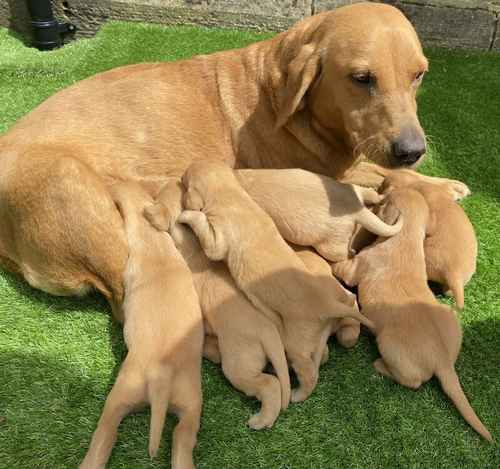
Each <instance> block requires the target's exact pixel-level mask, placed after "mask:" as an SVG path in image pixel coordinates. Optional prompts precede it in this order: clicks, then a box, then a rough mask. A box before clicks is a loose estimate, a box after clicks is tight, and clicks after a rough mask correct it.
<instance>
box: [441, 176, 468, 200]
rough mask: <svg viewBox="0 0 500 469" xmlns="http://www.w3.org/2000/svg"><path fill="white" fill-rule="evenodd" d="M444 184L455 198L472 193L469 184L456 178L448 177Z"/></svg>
mask: <svg viewBox="0 0 500 469" xmlns="http://www.w3.org/2000/svg"><path fill="white" fill-rule="evenodd" d="M443 184H444V185H445V186H446V188H447V190H448V191H449V192H450V194H451V195H452V196H453V199H454V200H461V199H465V197H467V196H469V195H471V190H470V189H469V187H468V186H467V184H465V183H463V182H461V181H456V180H454V179H446V180H445V181H443Z"/></svg>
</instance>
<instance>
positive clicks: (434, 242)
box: [383, 171, 477, 309]
mask: <svg viewBox="0 0 500 469" xmlns="http://www.w3.org/2000/svg"><path fill="white" fill-rule="evenodd" d="M405 186H406V187H412V188H414V189H416V190H418V191H419V192H420V193H421V194H422V195H423V196H424V197H425V200H426V202H427V204H428V205H429V208H430V212H431V217H432V219H433V220H434V223H433V227H434V228H433V231H432V232H430V233H429V234H428V236H427V237H426V239H425V242H424V250H425V263H426V266H427V277H428V278H429V280H432V281H434V282H438V283H440V284H442V285H443V286H444V290H445V292H446V294H450V293H451V294H452V295H453V297H454V298H455V301H456V303H457V306H458V307H459V308H460V309H462V308H463V307H464V286H465V285H466V284H467V283H468V282H469V280H470V279H471V277H472V276H473V275H474V273H475V271H476V259H477V239H476V235H475V233H474V227H473V226H472V223H471V222H470V220H469V218H468V217H467V215H466V213H465V212H464V210H463V208H462V207H460V205H458V204H457V203H456V202H455V200H454V198H455V197H454V193H453V192H452V191H449V190H446V188H443V187H439V186H436V185H434V184H429V183H426V182H421V181H419V180H418V178H415V177H414V175H413V174H412V173H411V172H405V171H394V172H393V173H392V174H391V175H389V176H388V177H387V178H386V180H385V181H384V186H383V188H384V190H385V192H388V191H390V190H391V189H392V188H399V187H405Z"/></svg>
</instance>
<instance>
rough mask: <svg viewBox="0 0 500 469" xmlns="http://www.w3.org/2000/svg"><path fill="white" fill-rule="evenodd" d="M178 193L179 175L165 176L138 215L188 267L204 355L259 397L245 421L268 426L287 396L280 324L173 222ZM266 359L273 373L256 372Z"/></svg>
mask: <svg viewBox="0 0 500 469" xmlns="http://www.w3.org/2000/svg"><path fill="white" fill-rule="evenodd" d="M183 193H184V188H183V186H182V184H181V182H180V180H170V181H169V182H167V184H166V185H165V186H164V187H163V188H162V190H161V192H160V194H159V196H158V198H157V203H156V204H154V205H149V206H147V207H146V208H145V209H144V215H145V217H146V218H147V219H148V220H149V221H150V222H151V224H153V225H154V226H155V227H156V228H157V229H159V230H164V231H167V230H169V231H170V233H171V235H172V238H173V240H174V242H175V245H176V246H177V248H178V249H179V250H180V252H181V253H182V255H183V256H184V259H185V260H186V262H187V264H188V266H189V268H190V269H191V271H192V272H193V279H194V283H195V287H196V290H197V292H198V297H199V300H200V305H201V310H202V313H203V317H204V320H205V333H206V334H207V336H206V338H205V350H204V355H205V356H206V357H207V358H208V359H210V360H212V361H214V362H216V363H221V362H222V370H223V372H224V375H225V376H226V377H227V378H228V379H229V381H230V382H231V384H232V385H233V386H234V387H235V388H237V389H239V390H241V391H243V392H244V393H245V394H246V395H247V396H255V397H256V398H257V399H259V400H260V401H261V402H262V408H261V410H260V412H259V413H257V414H255V415H253V416H252V417H251V418H250V419H249V421H248V425H249V426H250V427H251V428H253V429H255V430H258V429H261V428H264V427H272V426H273V424H274V422H275V421H276V419H277V418H278V415H279V413H280V410H281V409H286V408H287V407H288V403H289V402H290V376H289V373H288V364H287V361H286V357H285V350H284V348H283V343H282V341H281V337H280V333H279V331H278V327H281V324H279V323H278V324H274V323H273V322H272V321H271V320H270V319H268V318H267V317H266V316H265V315H264V314H263V313H261V312H260V311H258V310H257V309H256V308H255V306H254V305H253V304H252V303H250V301H248V299H247V298H246V296H245V295H244V294H243V292H241V291H240V290H239V289H238V287H237V286H236V284H235V283H234V280H233V279H232V277H231V275H230V274H229V271H228V270H227V267H226V266H225V265H224V263H222V262H211V261H210V260H209V259H208V258H207V256H205V254H204V252H203V250H202V249H201V246H200V244H199V243H198V240H197V238H196V236H195V235H194V234H193V232H192V231H191V230H190V229H189V228H187V227H185V226H183V225H180V224H178V223H176V220H177V218H178V216H179V215H180V213H181V211H182V197H183ZM268 360H269V361H270V362H271V364H272V365H273V367H274V369H275V371H276V374H277V375H278V378H276V377H275V376H273V375H270V374H267V373H263V372H262V371H263V369H264V368H265V366H266V364H267V362H268Z"/></svg>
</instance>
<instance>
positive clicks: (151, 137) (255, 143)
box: [0, 3, 463, 320]
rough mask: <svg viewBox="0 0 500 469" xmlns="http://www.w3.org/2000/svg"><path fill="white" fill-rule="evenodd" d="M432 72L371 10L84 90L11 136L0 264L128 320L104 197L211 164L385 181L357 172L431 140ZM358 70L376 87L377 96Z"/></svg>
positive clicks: (384, 13) (303, 24)
mask: <svg viewBox="0 0 500 469" xmlns="http://www.w3.org/2000/svg"><path fill="white" fill-rule="evenodd" d="M426 69H427V60H426V59H425V57H424V55H423V53H422V48H421V46H420V43H419V41H418V38H417V35H416V33H415V31H414V29H413V27H412V26H411V24H410V23H409V22H408V20H407V19H406V18H405V17H404V15H403V14H402V13H401V12H400V11H399V10H397V9H396V8H394V7H391V6H388V5H382V4H375V3H360V4H355V5H350V6H346V7H343V8H339V9H337V10H335V11H332V12H326V13H322V14H318V15H314V16H312V17H310V18H306V19H304V20H302V21H300V22H299V23H297V24H296V25H295V26H293V27H292V28H291V29H290V30H289V31H286V32H284V33H281V34H278V35H277V36H275V37H273V38H272V39H269V40H267V41H261V42H258V43H256V44H252V45H250V46H248V47H245V48H243V49H238V50H231V51H224V52H219V53H215V54H210V55H202V56H198V57H194V58H192V59H189V60H183V61H178V62H171V63H153V64H138V65H131V66H126V67H120V68H116V69H113V70H110V71H107V72H104V73H99V74H97V75H95V76H93V77H91V78H88V79H86V80H83V81H81V82H78V83H76V84H74V85H72V86H70V87H68V88H66V89H64V90H62V91H60V92H58V93H56V94H55V95H54V96H52V97H50V98H49V99H47V100H46V101H45V102H43V103H42V104H41V105H40V106H38V107H37V108H36V109H35V110H33V111H32V112H30V113H29V114H28V115H26V116H25V117H23V118H22V119H20V120H19V121H18V122H17V124H16V125H14V126H13V127H12V128H11V129H10V130H9V131H8V132H7V133H6V134H4V135H2V136H1V137H0V194H2V196H1V197H0V219H1V220H2V223H1V224H0V262H1V263H2V265H3V266H5V267H6V268H9V269H11V270H13V271H16V272H19V273H20V274H22V275H23V276H24V277H25V279H26V280H28V281H29V282H30V284H31V285H32V286H34V287H36V288H40V289H42V290H45V291H48V292H50V293H53V294H57V295H71V294H84V293H86V292H87V291H88V290H89V289H90V288H96V289H97V290H99V291H100V292H102V293H103V294H104V295H105V296H106V298H108V300H109V301H110V303H111V304H112V305H113V306H114V311H115V314H116V316H117V319H118V320H121V319H122V318H120V317H119V311H120V309H119V308H117V305H120V303H121V302H122V301H123V273H124V271H125V265H126V262H127V255H128V248H127V240H126V237H125V233H124V231H123V227H122V223H121V219H120V215H119V213H118V210H117V209H116V207H115V205H114V204H113V201H112V199H111V196H110V194H109V192H108V190H107V189H106V186H107V184H110V183H113V182H114V181H116V180H128V179H131V180H136V181H140V182H143V183H145V182H148V181H149V182H151V181H153V182H155V181H158V182H162V181H165V178H166V177H167V176H180V175H181V174H182V173H183V171H184V170H185V169H186V168H187V167H188V166H189V164H190V163H191V162H192V161H194V160H197V159H201V158H218V159H220V160H222V161H225V162H226V163H227V164H229V165H231V166H234V167H239V168H294V167H300V168H304V169H308V170H311V171H314V172H317V173H321V174H325V175H329V176H332V177H335V178H339V177H342V176H343V175H344V174H345V175H346V176H349V177H350V178H353V179H356V181H357V182H358V183H360V184H361V185H363V184H365V183H369V184H372V183H374V180H379V179H380V176H379V174H378V170H377V167H376V166H369V169H368V170H367V169H366V168H367V167H366V165H365V166H363V168H362V170H361V171H359V172H357V171H354V172H352V171H350V170H352V169H353V167H354V166H355V165H356V162H357V161H358V159H359V157H360V156H361V155H362V154H367V155H368V156H369V157H371V159H372V160H373V161H375V162H377V163H379V164H382V165H385V166H388V167H393V166H397V165H400V164H408V163H402V162H401V161H396V160H395V159H394V155H393V152H392V143H391V142H393V140H394V139H395V138H396V137H397V136H398V135H401V134H402V131H403V130H404V129H408V128H411V129H412V132H413V135H415V136H416V137H418V138H420V139H422V138H423V132H422V130H421V128H420V124H419V122H418V118H417V114H416V101H415V95H416V90H417V88H418V85H419V83H420V81H421V74H422V72H424V71H425V70H426ZM360 73H365V74H367V75H369V76H374V77H376V82H375V83H374V84H373V86H372V87H371V88H369V87H367V86H365V85H363V84H361V83H359V82H356V81H355V79H354V76H355V75H356V74H357V75H359V74H360ZM370 74H371V75H370ZM357 75H356V76H357ZM200 110H203V112H200ZM347 173H349V174H347ZM379 182H380V181H379ZM442 183H443V184H446V185H450V186H451V185H453V184H455V186H456V185H459V184H460V183H455V182H453V181H442ZM462 189H463V188H462ZM73 207H78V209H79V217H74V216H72V212H70V210H73Z"/></svg>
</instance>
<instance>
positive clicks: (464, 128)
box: [0, 23, 500, 469]
mask: <svg viewBox="0 0 500 469" xmlns="http://www.w3.org/2000/svg"><path fill="white" fill-rule="evenodd" d="M265 37H267V36H266V35H260V34H256V33H245V32H232V31H218V30H205V29H193V28H161V27H156V26H145V25H137V24H134V25H132V24H123V23H116V24H110V25H108V26H106V27H105V28H104V29H103V30H102V31H101V32H100V33H99V35H98V36H97V37H96V38H94V39H91V40H84V41H79V42H76V43H72V44H70V45H68V46H66V47H65V48H63V49H61V50H58V51H54V52H50V53H40V52H38V51H36V50H34V49H30V48H26V47H25V46H24V45H23V43H22V42H21V41H19V40H18V39H16V38H15V37H12V36H11V35H10V34H9V33H8V32H7V31H6V30H4V29H2V30H0V132H4V131H5V130H7V128H8V127H9V126H11V125H12V124H13V123H14V122H15V121H16V119H18V118H19V117H20V116H22V115H23V114H26V113H27V112H29V111H30V110H31V109H32V108H34V107H35V106H36V105H37V104H38V103H39V102H41V101H42V100H44V99H45V98H46V97H48V96H50V95H51V94H53V93H54V92H56V91H57V90H58V89H60V88H63V87H65V86H68V85H69V84H71V83H74V82H75V81H78V80H80V79H82V78H84V77H87V76H89V75H92V74H94V73H96V72H99V71H102V70H107V69H110V68H112V67H116V66H118V65H123V64H128V63H135V62H143V61H159V60H174V59H181V58H184V57H189V56H191V55H194V54H198V53H207V52H212V51H215V50H221V49H228V48H233V47H240V46H244V45H246V44H248V43H250V42H252V41H256V40H259V39H262V38H265ZM427 53H428V56H429V58H430V63H431V67H430V72H429V74H428V76H427V77H426V78H425V81H424V85H423V88H422V91H421V96H420V113H421V117H422V122H423V125H424V127H425V129H426V130H427V132H428V134H429V136H430V139H431V142H432V148H431V150H432V151H431V152H430V153H431V157H430V158H429V159H428V160H427V162H426V163H425V165H424V168H423V170H424V171H425V172H426V173H428V174H433V175H438V176H446V177H452V178H457V179H460V180H462V181H465V182H466V183H467V184H469V186H470V188H471V189H472V193H473V195H472V196H471V197H469V198H468V199H466V200H465V201H464V204H463V205H464V207H465V209H466V210H467V213H468V215H469V216H470V217H471V219H472V222H473V223H474V226H475V227H476V230H477V235H478V237H479V243H480V249H479V260H478V261H479V262H478V270H477V274H476V276H475V277H474V278H473V280H472V282H471V283H470V285H469V286H468V287H467V289H466V308H465V310H464V311H463V313H462V315H461V322H462V325H463V328H464V344H463V349H462V354H461V356H460V358H459V360H458V362H457V370H458V373H459V375H460V378H461V381H462V384H463V387H464V389H465V392H466V394H467V395H468V396H469V398H470V400H471V403H472V405H473V407H474V408H475V410H476V412H477V413H478V415H479V416H480V417H481V418H482V419H483V422H484V423H485V424H486V425H487V426H488V427H489V429H490V430H491V432H492V434H493V436H494V437H495V438H496V439H497V441H498V440H500V230H499V226H500V104H499V103H500V101H499V100H500V56H499V55H492V54H482V53H468V52H449V51H444V50H429V51H427ZM61 112H64V109H62V110H61ZM1 222H2V221H1V220H0V223H1ZM331 349H332V353H331V358H330V361H329V362H328V363H327V364H326V365H325V366H324V367H323V368H322V371H321V377H320V382H319V384H318V387H317V389H316V391H315V392H314V394H313V396H312V397H311V398H310V399H308V400H307V401H306V402H304V403H302V404H298V405H293V404H292V405H291V406H290V408H289V409H288V410H287V411H286V412H284V414H283V415H282V416H281V417H280V419H279V420H278V422H277V424H276V426H275V427H274V428H273V429H272V430H266V431H260V432H255V431H251V430H249V429H248V428H247V427H246V425H245V422H246V419H247V418H248V416H249V415H250V414H251V413H253V412H254V411H255V410H256V408H257V403H256V401H254V400H250V399H247V398H246V397H245V396H243V395H242V394H240V393H238V392H236V391H235V390H234V389H232V388H231V386H230V385H229V383H228V382H227V381H226V380H225V379H224V377H223V375H222V373H221V371H220V369H219V368H218V367H216V366H213V365H211V364H210V363H204V366H203V390H204V413H203V420H202V427H201V431H200V434H199V444H198V447H197V449H196V453H195V458H196V461H197V464H198V466H199V467H200V468H213V469H221V468H257V467H262V468H294V469H295V468H334V467H369V468H376V467H380V468H382V467H384V468H393V467H405V468H406V467H433V468H437V467H446V468H456V467H471V468H472V467H474V468H487V467H499V464H500V446H499V444H498V443H495V444H493V445H491V444H487V443H485V442H484V441H482V440H481V439H480V438H479V437H478V436H477V435H476V434H475V433H474V431H472V430H471V429H470V428H469V427H468V426H467V425H466V424H465V422H464V421H463V419H462V418H461V417H460V415H459V414H458V412H457V411H456V410H455V409H454V408H453V407H452V406H451V405H450V403H449V402H448V400H447V399H446V398H445V396H444V395H443V393H442V392H441V390H440V388H439V386H438V384H437V383H436V381H435V380H432V382H430V383H429V384H427V385H425V386H423V388H422V389H421V390H419V391H418V392H413V391H410V390H407V389H404V388H402V387H401V386H398V385H395V384H393V383H392V382H390V381H388V380H387V379H384V378H382V377H380V376H378V375H377V374H376V373H375V371H374V370H373V368H372V366H371V363H372V361H373V360H374V359H375V358H376V357H377V350H376V346H375V345H374V342H373V340H371V339H370V338H368V337H366V336H365V337H363V338H362V339H361V340H360V343H359V344H358V345H357V346H356V347H355V348H354V349H353V350H349V351H346V350H344V349H342V348H340V347H338V346H337V345H336V344H335V342H334V341H332V343H331ZM123 356H124V346H123V341H122V336H121V330H120V328H119V327H118V326H116V325H114V324H113V323H112V321H111V319H110V315H109V311H108V308H107V306H106V304H105V302H104V301H103V300H102V299H101V298H99V297H97V296H92V297H89V298H85V299H58V298H54V297H51V296H48V295H45V294H43V293H40V292H38V291H35V290H33V289H31V288H30V287H28V286H27V285H26V284H25V283H23V282H20V281H19V280H18V279H17V278H15V277H13V276H11V275H9V274H5V273H0V467H1V468H2V469H3V468H5V469H17V468H34V467H36V468H40V469H41V468H47V469H49V468H50V469H56V468H72V467H76V466H77V464H78V463H79V461H80V460H81V459H82V457H83V455H84V453H85V450H86V447H87V445H88V443H89V440H90V436H91V433H92V431H93V430H94V427H95V425H96V422H97V419H98V417H99V414H100V412H101V408H102V405H103V403H104V399H105V397H106V394H107V393H108V391H109V389H110V387H111V385H112V383H113V381H114V378H115V376H116V373H117V371H118V367H119V364H120V362H121V361H122V358H123ZM173 422H174V418H173V417H169V419H168V426H167V429H166V432H165V437H164V440H163V445H162V448H161V452H160V455H159V458H158V459H157V460H156V461H155V462H151V461H150V460H149V457H148V453H147V443H148V441H147V435H148V429H149V413H147V412H143V413H140V414H136V415H134V416H131V417H129V418H127V419H126V420H125V421H124V423H123V425H122V427H121V432H120V437H119V440H118V443H117V445H116V447H115V450H114V452H113V455H112V458H111V460H110V464H109V467H112V468H132V467H133V468H151V467H165V466H166V461H167V458H169V457H170V451H169V448H170V444H169V441H170V433H171V430H172V424H173ZM495 461H496V462H495Z"/></svg>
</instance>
